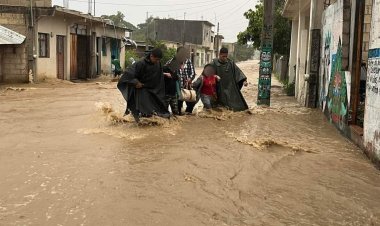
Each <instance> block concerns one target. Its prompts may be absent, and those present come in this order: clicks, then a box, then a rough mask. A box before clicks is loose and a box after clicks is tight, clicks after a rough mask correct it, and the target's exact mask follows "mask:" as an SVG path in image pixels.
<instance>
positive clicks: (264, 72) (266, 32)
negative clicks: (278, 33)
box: [257, 0, 275, 106]
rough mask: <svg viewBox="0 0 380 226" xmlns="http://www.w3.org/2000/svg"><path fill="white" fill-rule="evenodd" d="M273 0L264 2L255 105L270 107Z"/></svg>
mask: <svg viewBox="0 0 380 226" xmlns="http://www.w3.org/2000/svg"><path fill="white" fill-rule="evenodd" d="M274 5H275V3H274V0H265V1H264V21H263V23H264V26H263V30H262V33H261V54H260V71H259V86H258V92H259V93H258V95H257V105H267V106H269V105H270V93H271V92H270V89H271V80H272V70H273V64H272V56H273V14H274Z"/></svg>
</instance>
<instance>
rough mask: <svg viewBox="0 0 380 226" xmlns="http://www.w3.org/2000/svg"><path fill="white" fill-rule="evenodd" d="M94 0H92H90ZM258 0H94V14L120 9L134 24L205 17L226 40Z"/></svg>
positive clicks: (82, 0)
mask: <svg viewBox="0 0 380 226" xmlns="http://www.w3.org/2000/svg"><path fill="white" fill-rule="evenodd" d="M64 1H65V0H52V2H53V5H59V6H63V2H64ZM68 1H69V8H70V9H74V10H78V11H81V12H86V13H87V12H88V0H68ZM92 1H94V0H92ZM256 2H257V0H193V1H188V0H140V1H137V0H129V1H127V0H125V1H120V0H95V3H96V5H95V15H96V16H101V15H112V14H116V12H117V11H121V12H122V13H123V14H124V15H125V20H126V21H128V22H130V23H132V24H133V25H137V24H139V23H143V22H144V21H145V19H146V15H147V12H148V14H149V16H154V17H156V16H158V17H160V18H168V17H170V18H175V19H181V20H182V19H183V18H184V14H186V16H185V17H186V19H187V20H208V21H210V22H211V23H213V24H215V28H214V30H215V32H216V25H217V23H218V22H219V33H220V34H222V35H223V36H224V38H225V40H224V41H226V42H235V41H237V38H236V36H237V34H238V33H239V32H240V31H244V30H245V29H246V27H247V25H248V20H247V19H245V17H244V15H243V14H244V12H246V11H247V10H248V9H252V8H254V5H255V4H256Z"/></svg>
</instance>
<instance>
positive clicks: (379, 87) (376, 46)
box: [364, 0, 380, 162]
mask: <svg viewBox="0 0 380 226" xmlns="http://www.w3.org/2000/svg"><path fill="white" fill-rule="evenodd" d="M379 10H380V0H374V1H373V11H372V12H373V14H372V26H371V39H370V43H369V48H370V50H369V54H368V72H367V73H368V74H367V90H366V106H365V116H364V145H365V146H366V151H367V152H368V154H369V155H370V157H371V158H373V159H374V160H375V161H377V162H380V37H379V34H380V14H379Z"/></svg>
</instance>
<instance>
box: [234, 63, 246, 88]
mask: <svg viewBox="0 0 380 226" xmlns="http://www.w3.org/2000/svg"><path fill="white" fill-rule="evenodd" d="M231 63H232V67H233V71H234V76H235V81H236V84H237V86H238V87H239V89H241V88H243V86H247V85H248V81H247V76H245V74H244V73H243V72H242V71H241V70H240V68H239V67H238V66H237V65H236V64H235V62H234V61H231Z"/></svg>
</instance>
